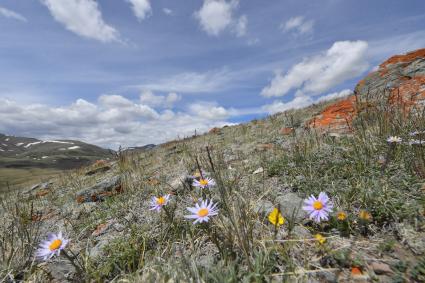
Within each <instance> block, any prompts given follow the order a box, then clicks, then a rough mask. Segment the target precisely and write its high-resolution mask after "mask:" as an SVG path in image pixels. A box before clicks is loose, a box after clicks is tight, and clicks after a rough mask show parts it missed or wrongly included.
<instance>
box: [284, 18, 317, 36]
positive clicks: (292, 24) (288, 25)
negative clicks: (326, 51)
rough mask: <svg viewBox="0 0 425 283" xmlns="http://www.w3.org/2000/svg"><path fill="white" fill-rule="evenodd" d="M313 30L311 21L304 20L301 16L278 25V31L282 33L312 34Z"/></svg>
mask: <svg viewBox="0 0 425 283" xmlns="http://www.w3.org/2000/svg"><path fill="white" fill-rule="evenodd" d="M313 28H314V21H313V20H306V19H305V18H304V17H302V16H298V17H293V18H290V19H289V20H288V21H286V22H285V23H282V24H281V25H280V29H281V30H283V31H284V32H290V31H292V32H295V33H297V34H307V33H312V32H313Z"/></svg>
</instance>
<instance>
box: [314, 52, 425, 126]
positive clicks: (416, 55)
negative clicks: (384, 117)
mask: <svg viewBox="0 0 425 283" xmlns="http://www.w3.org/2000/svg"><path fill="white" fill-rule="evenodd" d="M381 107H385V108H386V109H387V108H388V107H396V108H397V109H398V110H400V111H401V112H402V113H405V114H406V115H407V114H408V113H411V112H420V111H422V110H423V109H424V107H425V48H424V49H419V50H416V51H413V52H409V53H407V54H404V55H396V56H393V57H391V58H389V59H388V60H386V61H385V62H384V63H382V64H381V65H379V68H378V70H377V71H375V72H372V73H370V74H368V75H367V76H366V77H365V78H364V79H363V80H361V81H360V82H359V83H358V84H357V86H356V88H355V90H354V95H351V96H349V97H347V98H344V99H342V100H339V101H337V102H335V103H334V104H331V105H329V106H328V107H326V108H325V109H324V110H323V111H322V112H321V113H319V114H318V115H316V116H315V117H313V119H311V120H310V121H308V122H307V126H308V127H310V128H317V129H322V130H331V131H333V132H335V131H338V132H349V131H351V130H352V128H351V123H352V121H353V119H354V118H355V117H356V116H357V115H358V114H359V113H361V112H363V111H366V110H368V111H373V110H374V109H378V108H381Z"/></svg>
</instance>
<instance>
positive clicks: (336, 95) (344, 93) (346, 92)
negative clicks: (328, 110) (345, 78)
mask: <svg viewBox="0 0 425 283" xmlns="http://www.w3.org/2000/svg"><path fill="white" fill-rule="evenodd" d="M352 93H353V92H352V91H351V90H350V89H344V90H341V91H339V92H333V93H330V94H327V95H323V96H321V97H319V98H318V99H317V100H316V102H323V101H328V100H332V99H335V98H341V97H346V96H349V95H350V94H352Z"/></svg>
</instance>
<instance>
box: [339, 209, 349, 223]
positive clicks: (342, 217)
mask: <svg viewBox="0 0 425 283" xmlns="http://www.w3.org/2000/svg"><path fill="white" fill-rule="evenodd" d="M337 218H338V220H340V221H344V220H345V219H346V218H347V214H346V213H345V212H343V211H340V212H338V215H337Z"/></svg>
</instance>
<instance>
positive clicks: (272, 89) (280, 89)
mask: <svg viewBox="0 0 425 283" xmlns="http://www.w3.org/2000/svg"><path fill="white" fill-rule="evenodd" d="M367 47H368V44H367V42H365V41H338V42H335V43H334V44H333V45H332V47H331V48H329V49H328V50H327V51H326V52H324V53H323V54H320V55H317V56H314V57H311V58H307V59H304V60H303V61H302V62H300V63H298V64H296V65H294V66H293V67H292V68H291V69H290V70H289V71H288V72H287V73H286V74H284V75H283V74H282V73H277V74H276V75H275V77H274V78H273V80H272V81H271V83H270V85H269V86H267V87H265V88H264V89H263V90H262V92H261V95H263V96H266V97H273V96H283V95H286V94H287V93H288V92H289V91H290V90H292V89H296V90H297V92H298V93H302V94H304V95H318V94H321V93H323V92H324V91H326V90H328V89H330V88H332V87H334V86H336V85H338V84H340V83H342V82H344V81H345V80H348V79H351V78H354V77H356V76H358V75H360V74H362V73H363V72H364V71H366V70H367V69H368V62H367V61H366V51H367Z"/></svg>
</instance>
